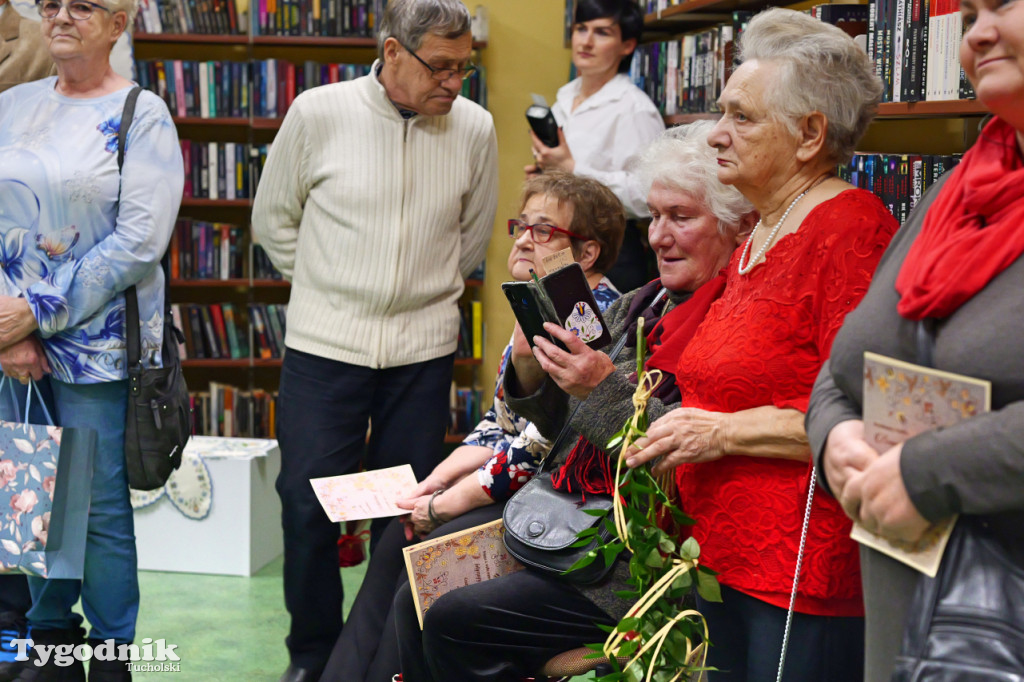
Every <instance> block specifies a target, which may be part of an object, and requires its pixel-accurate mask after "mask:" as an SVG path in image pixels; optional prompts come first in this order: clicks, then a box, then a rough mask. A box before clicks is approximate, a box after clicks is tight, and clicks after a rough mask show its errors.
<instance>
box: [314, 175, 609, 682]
mask: <svg viewBox="0 0 1024 682" xmlns="http://www.w3.org/2000/svg"><path fill="white" fill-rule="evenodd" d="M521 206H522V208H521V209H520V211H519V217H518V218H513V219H511V220H509V221H508V234H509V237H510V238H511V239H512V249H511V251H510V252H509V257H508V269H509V274H511V275H512V278H513V279H515V280H517V281H520V282H523V281H526V280H528V279H530V277H531V273H536V275H537V276H538V277H542V276H544V275H545V274H546V273H547V268H546V267H545V265H544V258H545V257H546V256H549V255H552V254H555V253H558V252H559V251H563V250H566V249H568V250H570V252H571V253H572V257H573V259H574V260H575V261H576V262H578V263H579V264H580V266H581V267H582V268H583V272H584V273H585V275H586V277H587V281H588V282H589V283H590V286H591V287H592V288H593V290H594V299H595V300H596V301H597V304H598V306H599V307H600V308H601V309H602V310H604V309H605V308H607V307H608V306H609V305H610V304H611V303H612V302H613V301H615V300H616V299H617V298H618V297H619V292H618V291H617V290H616V289H615V287H614V286H612V284H611V282H610V281H608V279H607V278H606V277H605V276H604V271H605V270H606V269H607V268H608V267H609V266H610V265H611V264H612V263H613V262H615V258H616V256H617V254H618V250H619V244H620V243H621V242H622V232H623V229H624V228H625V222H626V218H625V214H624V212H623V210H622V204H621V203H619V200H618V199H617V198H616V197H615V195H614V194H613V193H612V192H611V190H610V189H608V188H607V187H605V186H604V185H602V184H601V183H599V182H597V181H596V180H591V179H588V178H583V177H579V176H575V175H571V174H569V173H563V172H561V171H551V172H548V173H544V174H543V175H538V176H535V177H532V178H529V179H528V180H527V181H526V184H525V185H524V187H523V195H522V201H521ZM510 352H511V344H510V345H509V346H508V347H507V348H506V349H505V352H504V353H502V356H501V362H500V364H499V369H498V376H497V379H496V381H495V383H494V402H493V405H492V407H491V409H490V410H488V412H487V414H485V415H484V417H483V419H482V420H481V421H480V423H479V424H477V425H476V428H475V429H473V431H472V433H470V434H469V435H468V436H467V437H466V438H465V439H464V440H463V442H462V445H460V446H459V447H457V448H456V449H455V450H454V451H452V453H451V455H449V456H448V458H447V459H445V460H444V461H443V462H441V463H440V464H439V465H437V467H435V468H434V470H433V471H432V472H431V473H430V475H429V476H427V477H426V478H425V479H423V481H421V482H420V484H419V485H418V486H417V487H416V488H415V489H414V490H413V491H412V492H411V493H410V495H409V498H408V499H406V500H401V501H399V502H398V506H399V507H402V508H404V509H408V510H409V515H408V516H405V517H402V518H401V519H396V520H395V521H393V522H392V523H391V524H390V525H389V526H388V527H387V529H386V530H385V531H384V533H383V535H382V536H381V539H380V541H379V542H378V543H377V546H376V547H375V548H374V550H373V553H372V554H371V557H370V566H369V568H368V569H367V571H366V578H365V579H364V580H363V583H362V585H361V587H360V589H359V594H358V595H357V596H356V600H355V602H354V604H353V606H352V610H351V612H350V613H349V617H348V621H347V622H346V623H345V628H344V630H342V632H341V636H340V637H339V638H338V642H337V644H336V645H335V647H334V651H333V653H332V654H331V658H330V660H329V661H328V663H327V668H326V669H325V671H324V673H323V677H322V678H321V679H323V680H325V681H328V680H330V681H333V680H338V681H342V680H343V681H344V682H361V681H363V680H366V681H373V682H390V681H391V678H392V675H394V673H396V672H398V664H397V660H398V653H397V650H396V646H397V644H396V641H395V626H394V615H393V613H392V612H391V610H390V609H391V604H392V599H393V597H394V594H395V586H396V584H397V583H398V581H399V579H400V578H401V577H402V576H403V575H404V574H405V563H404V560H403V557H402V547H404V546H406V545H408V544H410V543H411V542H419V539H418V538H419V537H423V536H427V537H439V536H441V535H445V534H448V533H453V532H455V531H457V530H462V529H464V528H471V527H473V526H476V525H479V524H481V523H486V522H487V521H492V520H494V519H495V518H497V517H499V516H500V515H501V509H502V506H503V504H504V502H505V500H507V499H508V498H509V497H510V496H511V495H512V493H513V492H515V491H516V490H518V489H519V488H520V487H522V486H523V485H524V484H525V483H526V481H528V480H529V479H530V477H531V476H532V475H533V472H534V471H535V470H536V468H537V465H538V462H539V460H540V459H541V458H542V457H543V456H544V455H545V454H546V453H547V451H548V449H549V448H550V447H551V444H550V443H549V442H548V441H547V440H545V439H544V438H543V437H542V436H541V435H540V434H539V433H538V432H537V429H536V428H535V427H534V426H533V425H532V424H530V422H529V421H528V420H526V419H524V418H522V417H521V416H520V415H518V414H516V413H515V412H514V411H512V410H511V409H509V407H508V406H507V405H506V404H505V396H504V392H503V390H502V380H503V378H504V375H505V369H506V367H507V366H508V360H509V355H510Z"/></svg>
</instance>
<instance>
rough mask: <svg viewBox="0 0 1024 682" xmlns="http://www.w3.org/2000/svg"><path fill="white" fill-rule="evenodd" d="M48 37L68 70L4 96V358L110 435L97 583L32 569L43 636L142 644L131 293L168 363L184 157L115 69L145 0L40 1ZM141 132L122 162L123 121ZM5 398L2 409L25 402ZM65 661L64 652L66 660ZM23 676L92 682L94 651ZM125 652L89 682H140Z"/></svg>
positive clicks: (71, 414) (101, 446)
mask: <svg viewBox="0 0 1024 682" xmlns="http://www.w3.org/2000/svg"><path fill="white" fill-rule="evenodd" d="M36 7H37V8H38V10H39V14H40V15H41V16H42V35H43V40H44V41H45V43H46V44H47V47H48V48H49V52H50V56H51V57H52V58H53V61H54V63H55V64H56V69H57V75H56V76H55V77H50V78H44V79H42V80H38V81H34V82H31V83H25V84H22V85H18V86H15V87H13V88H11V89H10V90H7V91H5V92H4V93H3V94H0V206H2V207H3V210H2V211H0V239H2V241H3V243H4V244H5V245H6V246H5V248H4V250H3V255H2V257H0V261H2V262H0V266H2V268H0V269H2V273H3V275H2V276H0V366H2V367H3V372H4V374H5V375H7V376H8V377H11V378H14V379H18V380H20V381H21V383H22V384H27V383H29V382H30V381H34V382H35V384H36V386H37V387H38V388H39V390H40V391H41V393H42V394H43V397H44V398H45V399H46V400H47V402H48V403H49V406H50V413H51V414H52V415H53V417H54V420H55V422H56V424H57V425H59V426H63V427H78V428H88V429H90V430H93V431H95V432H96V435H97V440H96V454H95V459H94V462H93V475H92V480H91V483H89V482H82V481H79V482H75V481H72V485H76V484H77V485H91V499H90V508H89V527H88V535H87V537H86V545H85V567H84V578H83V579H82V580H54V579H50V580H44V579H41V578H36V577H30V578H29V587H30V589H31V592H32V608H31V609H30V610H29V612H28V619H29V624H30V626H31V628H32V639H33V640H34V641H35V643H36V644H37V645H61V646H66V645H78V644H81V643H82V642H83V637H82V635H83V634H84V632H83V630H82V627H81V626H82V622H83V621H82V616H81V615H79V614H77V613H74V612H73V611H72V607H74V605H75V604H76V602H78V600H79V597H81V601H82V610H83V612H84V615H85V617H86V618H87V619H88V621H89V625H90V627H91V630H90V632H89V642H90V643H91V644H92V645H93V646H96V645H98V644H99V643H101V642H113V643H114V644H115V645H121V644H128V643H130V642H132V640H133V639H134V638H135V621H136V616H137V614H138V609H139V586H138V579H137V577H136V553H135V533H134V524H133V516H132V507H131V503H130V499H129V493H128V478H127V474H126V472H125V453H124V435H125V410H126V405H127V401H128V381H127V374H126V370H127V364H128V363H127V360H126V334H127V330H126V328H125V326H126V322H125V295H124V292H125V289H127V288H128V287H131V286H134V287H135V289H136V290H137V300H138V311H139V320H140V323H141V329H140V330H137V331H138V333H139V337H140V340H141V344H142V361H143V363H144V364H145V365H146V366H149V367H155V366H159V365H160V363H161V353H160V347H161V343H162V340H163V323H164V274H163V270H162V269H161V268H160V258H161V256H163V254H164V251H165V250H166V249H167V244H168V242H169V241H170V237H171V233H172V231H173V229H174V217H175V215H177V212H178V205H179V203H180V202H181V192H182V185H183V182H184V167H183V164H182V159H181V151H180V149H179V147H178V137H177V134H176V132H175V129H174V125H173V123H172V122H171V116H170V113H169V112H168V111H167V107H166V106H165V105H164V103H163V101H162V100H161V99H160V98H159V97H157V96H156V95H154V94H153V93H151V92H147V91H142V92H141V93H136V94H137V95H138V100H137V102H136V104H135V113H134V116H133V118H132V122H131V125H130V126H127V125H122V112H123V110H124V108H125V103H126V101H128V97H129V93H130V92H132V90H133V84H132V83H131V82H130V81H128V80H126V79H125V78H122V77H121V76H119V75H117V73H115V72H114V70H113V69H112V68H111V66H110V52H111V49H112V48H113V46H114V43H115V42H116V41H117V39H118V38H119V37H120V36H121V34H122V33H123V32H124V31H126V30H128V29H129V28H130V27H131V26H132V22H133V19H134V16H135V12H136V4H135V2H134V0H90V1H89V2H85V1H83V0H39V1H38V2H37V3H36ZM122 128H127V129H126V130H125V131H123V132H124V133H125V136H124V146H123V152H124V155H123V172H122V166H121V159H119V147H120V145H119V132H121V131H122ZM28 390H29V389H28V387H27V386H18V395H17V396H16V401H17V402H18V403H19V404H18V405H14V404H12V403H13V402H14V401H13V400H11V399H9V398H8V396H6V395H5V396H4V397H3V400H2V402H0V415H2V417H3V418H4V419H12V418H13V417H14V415H16V414H19V413H20V412H23V408H22V406H23V405H24V403H25V399H26V393H27V391H28ZM61 663H63V661H62V662H61ZM21 675H22V676H21V677H19V678H18V679H26V680H29V679H31V680H40V681H43V680H84V679H85V671H84V669H83V666H82V662H81V661H78V660H75V661H73V662H71V664H70V665H61V664H57V663H55V662H54V657H53V656H51V657H49V658H48V659H46V661H45V665H42V661H40V660H39V657H37V656H35V655H33V658H32V663H28V664H26V666H25V669H24V670H23V671H22V673H21ZM130 679H131V673H130V672H129V671H128V670H127V669H126V668H125V665H124V662H123V661H117V660H111V661H102V660H98V659H95V658H94V659H93V660H92V662H91V663H90V666H89V680H91V681H93V682H98V681H100V680H130Z"/></svg>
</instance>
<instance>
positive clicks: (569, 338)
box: [517, 322, 615, 400]
mask: <svg viewBox="0 0 1024 682" xmlns="http://www.w3.org/2000/svg"><path fill="white" fill-rule="evenodd" d="M544 331H546V332H547V333H548V334H551V336H552V337H554V338H556V339H558V340H559V341H561V342H562V343H563V344H565V347H566V348H568V349H569V352H566V351H564V350H562V349H561V348H559V347H558V346H556V345H555V344H553V343H551V342H550V341H548V340H547V339H545V338H541V337H538V338H537V339H536V344H537V345H536V346H534V348H533V356H534V357H535V358H537V362H538V363H540V366H541V368H542V369H543V370H544V371H545V372H547V375H548V376H549V377H551V379H552V380H553V381H554V382H555V383H556V384H558V387H559V388H561V389H562V390H563V391H565V392H566V393H568V394H569V395H571V396H572V397H574V398H577V399H579V400H586V399H587V396H589V395H590V392H591V391H593V390H594V388H596V387H597V385H598V384H600V383H601V382H602V381H604V380H605V379H607V378H608V376H609V375H610V374H612V373H613V372H614V371H615V363H613V362H612V359H611V358H609V357H608V356H607V355H605V354H604V353H602V352H600V351H596V350H594V349H592V348H591V347H590V346H588V345H587V344H585V343H583V341H581V340H580V339H579V337H578V336H576V334H574V333H573V332H571V331H569V330H568V329H563V328H562V327H559V326H558V325H557V324H552V323H551V322H545V323H544ZM517 369H518V368H517Z"/></svg>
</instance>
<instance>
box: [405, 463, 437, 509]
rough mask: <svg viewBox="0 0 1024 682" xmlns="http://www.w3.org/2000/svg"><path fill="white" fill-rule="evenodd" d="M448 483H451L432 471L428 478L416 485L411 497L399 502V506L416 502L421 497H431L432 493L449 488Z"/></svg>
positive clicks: (410, 494) (410, 493)
mask: <svg viewBox="0 0 1024 682" xmlns="http://www.w3.org/2000/svg"><path fill="white" fill-rule="evenodd" d="M448 483H449V482H448V481H446V480H444V479H443V478H441V477H440V476H438V475H437V474H436V473H434V472H433V471H432V472H430V474H429V475H428V476H427V477H426V478H424V479H423V480H422V481H420V482H419V483H417V484H416V487H415V488H413V489H412V490H411V491H410V492H409V496H408V497H406V498H405V499H404V500H399V501H398V502H397V504H398V505H399V506H401V503H402V502H410V501H413V502H414V501H415V500H416V499H417V498H419V497H423V496H424V495H428V496H429V495H430V494H431V493H433V492H434V491H436V490H441V489H443V488H447V487H448ZM402 508H403V509H411V507H402Z"/></svg>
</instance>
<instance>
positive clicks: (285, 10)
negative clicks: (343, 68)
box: [251, 0, 387, 37]
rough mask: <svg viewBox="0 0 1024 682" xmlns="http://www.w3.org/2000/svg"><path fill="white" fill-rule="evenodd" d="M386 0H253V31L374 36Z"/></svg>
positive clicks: (263, 32)
mask: <svg viewBox="0 0 1024 682" xmlns="http://www.w3.org/2000/svg"><path fill="white" fill-rule="evenodd" d="M386 7H387V0H253V1H252V18H251V24H252V34H253V35H254V36H258V35H278V36H298V35H307V36H332V37H333V36H348V37H360V36H362V37H371V36H373V35H374V28H375V27H376V25H377V17H379V16H381V15H382V14H383V12H384V9H385V8H386Z"/></svg>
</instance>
